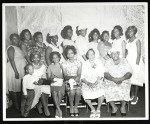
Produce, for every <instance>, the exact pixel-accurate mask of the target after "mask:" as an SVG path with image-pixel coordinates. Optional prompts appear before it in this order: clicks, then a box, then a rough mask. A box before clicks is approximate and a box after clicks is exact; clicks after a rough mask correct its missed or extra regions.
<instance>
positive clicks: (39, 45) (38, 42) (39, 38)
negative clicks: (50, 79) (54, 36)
mask: <svg viewBox="0 0 150 124" xmlns="http://www.w3.org/2000/svg"><path fill="white" fill-rule="evenodd" d="M33 38H34V41H35V48H34V49H36V50H38V51H39V52H40V54H41V61H42V62H43V63H44V64H45V65H47V64H46V58H45V56H46V55H45V54H46V45H45V44H44V43H43V35H42V33H41V32H35V33H34V35H33Z"/></svg>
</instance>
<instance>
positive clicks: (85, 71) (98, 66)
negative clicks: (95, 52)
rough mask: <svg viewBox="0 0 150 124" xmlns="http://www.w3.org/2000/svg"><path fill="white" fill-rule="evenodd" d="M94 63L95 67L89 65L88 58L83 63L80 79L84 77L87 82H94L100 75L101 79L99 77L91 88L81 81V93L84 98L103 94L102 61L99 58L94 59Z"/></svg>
mask: <svg viewBox="0 0 150 124" xmlns="http://www.w3.org/2000/svg"><path fill="white" fill-rule="evenodd" d="M94 63H95V67H92V66H91V64H90V62H89V60H88V61H86V62H84V63H83V66H82V76H81V79H86V80H87V81H88V82H91V83H93V84H95V82H96V80H97V78H98V77H102V79H100V80H99V81H98V83H96V84H95V87H94V88H93V87H92V88H91V87H90V86H88V85H87V84H85V83H82V93H83V98H84V99H96V98H99V97H101V96H102V95H105V91H104V83H103V77H104V67H103V63H102V62H101V60H99V59H95V62H94Z"/></svg>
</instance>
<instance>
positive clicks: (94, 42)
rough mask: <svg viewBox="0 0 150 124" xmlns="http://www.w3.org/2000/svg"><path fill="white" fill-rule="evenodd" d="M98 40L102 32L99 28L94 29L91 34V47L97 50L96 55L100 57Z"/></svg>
mask: <svg viewBox="0 0 150 124" xmlns="http://www.w3.org/2000/svg"><path fill="white" fill-rule="evenodd" d="M98 40H100V32H99V30H98V29H96V28H95V29H93V30H92V31H91V32H90V34H89V42H90V43H89V47H88V48H89V49H91V48H92V49H93V50H94V51H95V57H96V58H99V51H98Z"/></svg>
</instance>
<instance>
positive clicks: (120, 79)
mask: <svg viewBox="0 0 150 124" xmlns="http://www.w3.org/2000/svg"><path fill="white" fill-rule="evenodd" d="M122 81H123V79H122V78H113V82H114V83H116V84H121V83H122Z"/></svg>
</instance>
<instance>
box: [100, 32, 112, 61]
mask: <svg viewBox="0 0 150 124" xmlns="http://www.w3.org/2000/svg"><path fill="white" fill-rule="evenodd" d="M111 48H112V43H111V42H110V36H109V32H108V31H103V32H102V34H101V41H100V42H99V43H98V51H99V56H100V59H101V60H102V62H103V64H105V62H106V60H108V59H109V58H110V57H109V50H110V49H111Z"/></svg>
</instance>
